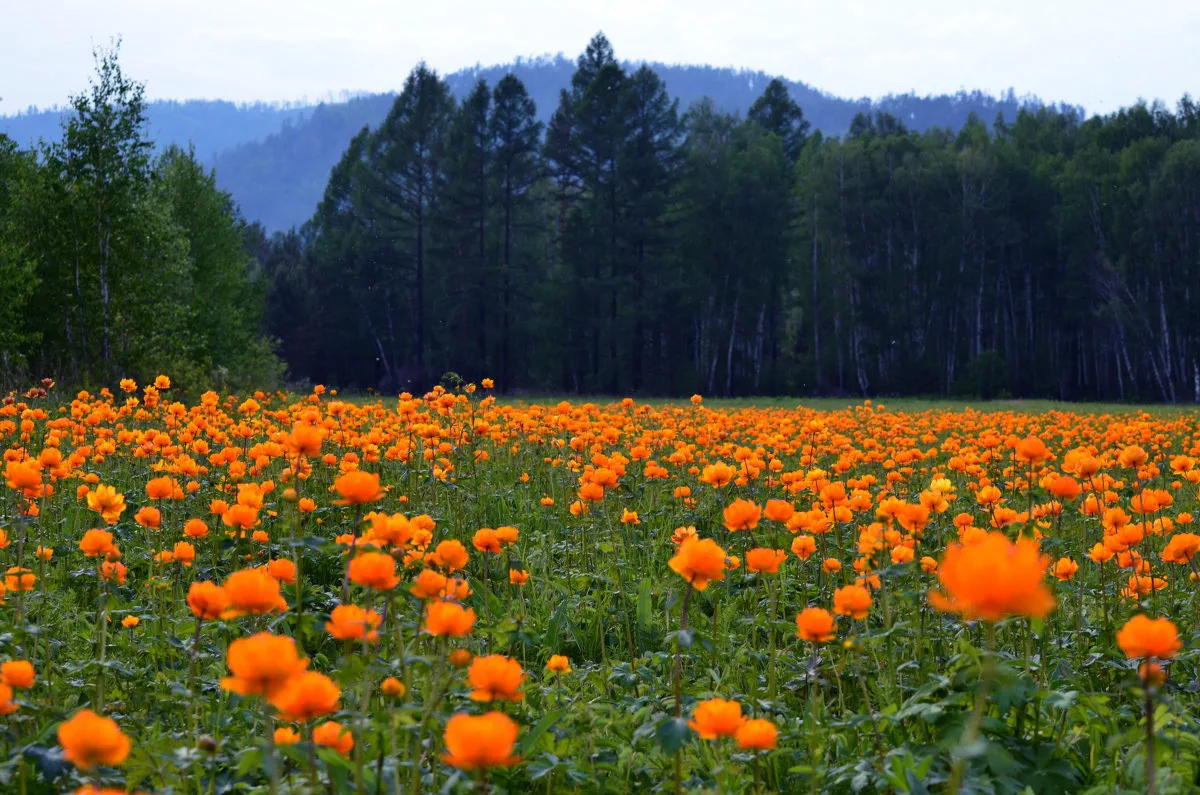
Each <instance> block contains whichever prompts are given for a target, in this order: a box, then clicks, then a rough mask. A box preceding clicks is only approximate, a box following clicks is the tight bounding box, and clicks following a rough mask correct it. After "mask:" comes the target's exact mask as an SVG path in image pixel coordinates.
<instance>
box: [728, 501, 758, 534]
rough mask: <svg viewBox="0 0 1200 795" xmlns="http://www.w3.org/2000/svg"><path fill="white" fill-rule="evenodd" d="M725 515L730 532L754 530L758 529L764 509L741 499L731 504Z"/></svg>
mask: <svg viewBox="0 0 1200 795" xmlns="http://www.w3.org/2000/svg"><path fill="white" fill-rule="evenodd" d="M723 515H724V517H725V527H726V528H728V529H729V530H753V529H754V528H756V527H758V520H759V519H760V518H761V517H762V509H761V508H759V507H758V505H757V504H756V503H753V502H750V501H749V500H743V499H740V498H739V499H736V500H734V501H733V502H731V503H729V505H728V506H727V507H726V508H725V511H724V514H723Z"/></svg>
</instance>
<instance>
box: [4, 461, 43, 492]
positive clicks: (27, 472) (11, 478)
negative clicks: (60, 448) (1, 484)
mask: <svg viewBox="0 0 1200 795" xmlns="http://www.w3.org/2000/svg"><path fill="white" fill-rule="evenodd" d="M4 477H5V479H6V482H7V483H8V487H9V488H10V489H14V490H16V491H19V492H21V494H23V495H24V496H25V497H26V498H27V499H31V500H36V499H37V498H39V497H41V496H42V494H43V493H44V492H45V486H44V485H43V484H42V471H41V464H39V463H38V462H37V461H33V460H28V461H9V462H8V464H7V465H6V466H5V470H4Z"/></svg>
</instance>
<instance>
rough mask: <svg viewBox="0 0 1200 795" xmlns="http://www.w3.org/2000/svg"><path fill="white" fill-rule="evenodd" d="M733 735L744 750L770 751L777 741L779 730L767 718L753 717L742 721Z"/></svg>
mask: <svg viewBox="0 0 1200 795" xmlns="http://www.w3.org/2000/svg"><path fill="white" fill-rule="evenodd" d="M733 736H734V739H736V740H737V744H738V748H741V749H742V750H744V751H770V750H771V749H773V748H774V747H775V744H776V743H777V742H778V741H779V730H778V729H776V728H775V724H774V723H772V722H771V721H769V720H764V719H763V718H754V719H752V720H748V721H746V722H745V723H743V724H742V725H741V726H740V727H739V728H738V730H737V732H736V733H735V734H734V735H733Z"/></svg>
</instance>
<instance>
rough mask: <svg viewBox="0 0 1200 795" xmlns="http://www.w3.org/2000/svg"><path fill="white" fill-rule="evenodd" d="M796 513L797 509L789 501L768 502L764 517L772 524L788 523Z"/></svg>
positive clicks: (764, 509)
mask: <svg viewBox="0 0 1200 795" xmlns="http://www.w3.org/2000/svg"><path fill="white" fill-rule="evenodd" d="M794 513H796V509H795V508H794V507H792V504H791V503H790V502H788V501H787V500H767V504H766V506H765V507H764V508H763V515H764V516H766V517H767V518H768V519H770V520H771V521H772V522H787V520H788V519H791V518H792V515H793V514H794Z"/></svg>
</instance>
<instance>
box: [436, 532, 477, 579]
mask: <svg viewBox="0 0 1200 795" xmlns="http://www.w3.org/2000/svg"><path fill="white" fill-rule="evenodd" d="M470 558H471V556H470V554H469V553H468V552H467V548H466V547H464V546H463V545H462V542H461V541H457V540H455V539H453V538H450V539H447V540H445V541H442V542H441V543H440V544H438V545H437V548H435V549H434V550H433V554H432V555H430V556H429V562H430V563H432V564H433V565H434V566H437V567H438V568H442V569H445V570H446V572H447V573H453V572H456V571H458V570H459V569H463V568H466V566H467V561H468V560H470Z"/></svg>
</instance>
